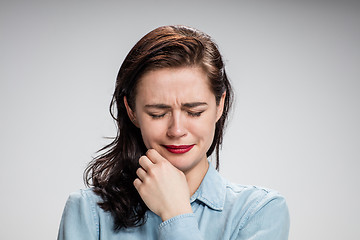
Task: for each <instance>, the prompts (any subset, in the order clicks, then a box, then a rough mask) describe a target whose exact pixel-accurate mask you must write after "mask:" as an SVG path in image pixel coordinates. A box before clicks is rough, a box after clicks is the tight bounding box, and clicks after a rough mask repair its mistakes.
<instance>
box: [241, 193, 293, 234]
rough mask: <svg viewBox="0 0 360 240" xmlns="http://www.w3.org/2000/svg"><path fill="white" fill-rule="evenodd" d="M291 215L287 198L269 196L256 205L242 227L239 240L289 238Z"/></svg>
mask: <svg viewBox="0 0 360 240" xmlns="http://www.w3.org/2000/svg"><path fill="white" fill-rule="evenodd" d="M289 227H290V217H289V210H288V207H287V204H286V201H285V199H284V198H283V197H282V196H279V195H276V196H272V197H269V196H268V197H267V198H266V199H263V200H262V201H260V202H259V203H258V204H257V205H256V206H254V208H253V210H252V213H251V214H250V215H249V218H248V221H247V223H246V224H245V225H244V226H243V227H242V229H240V231H239V235H238V237H237V238H236V239H237V240H245V239H251V240H265V239H266V240H287V239H288V235H289Z"/></svg>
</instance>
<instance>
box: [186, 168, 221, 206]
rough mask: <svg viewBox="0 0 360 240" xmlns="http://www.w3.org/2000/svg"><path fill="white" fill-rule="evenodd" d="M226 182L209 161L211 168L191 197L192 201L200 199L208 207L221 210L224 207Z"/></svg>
mask: <svg viewBox="0 0 360 240" xmlns="http://www.w3.org/2000/svg"><path fill="white" fill-rule="evenodd" d="M225 195H226V182H225V179H223V178H222V177H221V176H220V174H219V173H218V171H217V170H216V169H215V168H214V167H213V166H212V165H211V163H209V169H208V171H207V173H206V175H205V177H204V179H203V180H202V182H201V184H200V186H199V188H198V189H197V190H196V192H195V193H194V194H193V195H192V197H191V198H190V202H191V203H192V202H194V201H195V200H199V201H201V202H203V203H204V204H206V205H207V206H208V207H210V208H212V209H214V210H218V211H221V210H223V208H224V203H225Z"/></svg>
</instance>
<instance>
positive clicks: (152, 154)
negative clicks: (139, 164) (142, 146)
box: [146, 149, 165, 164]
mask: <svg viewBox="0 0 360 240" xmlns="http://www.w3.org/2000/svg"><path fill="white" fill-rule="evenodd" d="M146 156H147V157H148V158H149V159H150V161H151V162H152V163H154V164H155V163H158V162H161V161H164V160H165V158H163V157H162V156H161V155H160V153H159V152H158V151H156V150H155V149H149V150H148V151H147V152H146Z"/></svg>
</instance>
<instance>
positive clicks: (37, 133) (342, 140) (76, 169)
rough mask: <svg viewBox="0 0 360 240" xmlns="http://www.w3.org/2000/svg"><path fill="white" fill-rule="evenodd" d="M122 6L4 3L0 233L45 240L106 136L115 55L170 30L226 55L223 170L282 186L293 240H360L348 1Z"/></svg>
mask: <svg viewBox="0 0 360 240" xmlns="http://www.w3.org/2000/svg"><path fill="white" fill-rule="evenodd" d="M129 2H130V1H129ZM129 2H125V1H93V0H86V1H85V0H78V1H23V2H21V1H14V0H12V1H4V0H2V1H1V6H0V24H1V25H0V30H1V33H0V41H1V44H0V67H1V72H0V79H1V85H0V100H1V102H0V104H1V105H0V107H1V118H0V123H1V124H0V142H1V160H0V161H1V174H0V184H1V185H0V189H1V197H0V229H1V230H0V239H55V238H56V236H57V230H58V225H59V222H60V217H61V213H62V210H63V207H64V204H65V201H66V199H67V197H68V194H69V193H70V192H72V191H75V190H77V189H79V188H83V187H84V186H83V182H82V172H83V170H84V168H85V166H86V164H87V162H89V161H90V160H91V157H92V156H94V154H95V151H96V150H98V149H99V148H101V147H102V146H103V145H104V144H105V143H107V142H108V141H107V140H106V139H104V138H103V137H105V136H113V135H114V134H115V128H114V123H113V121H112V119H111V117H110V115H109V113H108V106H109V103H110V99H111V94H112V91H113V88H114V82H115V77H116V74H117V71H118V68H119V66H120V64H121V62H122V61H123V59H124V57H125V55H126V54H127V52H128V51H129V50H130V48H131V47H132V46H133V45H134V44H135V42H136V41H137V40H139V39H140V37H142V36H143V35H144V34H145V33H147V32H148V31H150V30H152V29H154V28H155V27H158V26H160V25H167V24H185V25H190V26H194V27H196V28H199V29H201V30H203V31H205V32H207V33H208V34H210V35H211V36H213V38H214V39H215V40H216V42H217V43H218V44H219V46H220V49H221V51H222V53H223V56H224V58H225V60H226V63H227V71H228V74H229V76H230V78H231V80H232V83H233V85H234V88H235V92H236V103H235V109H234V111H233V114H232V120H231V123H230V124H229V127H228V129H227V133H226V136H225V141H224V147H223V151H222V161H221V169H220V172H221V173H222V174H223V175H224V176H225V177H226V178H228V179H230V180H231V181H233V182H238V183H242V184H252V185H260V186H266V187H270V188H274V189H276V190H278V191H279V192H281V193H282V194H283V195H284V196H285V197H286V198H287V201H288V205H289V208H290V213H291V231H290V239H307V240H308V239H328V240H331V239H359V238H360V228H359V215H360V207H359V202H360V190H359V189H360V188H359V186H358V183H359V179H360V177H359V174H358V171H359V165H360V164H359V160H360V159H359V149H360V137H359V136H360V127H359V122H360V106H359V105H360V97H359V88H360V79H359V76H360V70H359V69H360V68H359V63H360V44H359V42H360V27H359V26H360V4H359V2H358V1H341V0H339V1H324V0H323V1H316V0H315V1H300V0H299V1H270V0H268V1H195V0H192V1H176V2H175V1H174V2H172V1H143V2H139V1H132V2H131V3H129Z"/></svg>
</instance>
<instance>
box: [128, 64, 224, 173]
mask: <svg viewBox="0 0 360 240" xmlns="http://www.w3.org/2000/svg"><path fill="white" fill-rule="evenodd" d="M224 98H225V94H223V96H222V98H221V101H220V104H219V105H216V100H215V95H214V94H213V93H212V91H211V90H210V85H209V80H208V77H207V76H206V73H205V72H203V70H202V69H201V68H196V67H183V68H165V69H159V70H154V71H149V72H147V73H145V74H144V75H143V76H142V77H141V79H139V84H138V86H137V91H136V97H135V111H134V112H133V111H132V110H131V109H130V108H129V107H127V110H128V113H129V115H130V118H133V119H135V120H134V123H135V125H136V126H137V127H139V128H140V130H141V134H142V138H143V140H144V143H145V146H146V147H147V148H148V149H151V148H152V149H155V150H157V151H158V152H159V153H160V154H161V155H162V156H163V157H164V158H166V159H167V160H168V161H170V162H171V163H172V164H173V165H174V166H175V167H176V168H178V169H179V170H181V171H183V172H184V173H185V174H188V173H190V172H192V173H193V174H197V173H201V172H204V168H206V169H207V157H206V152H207V151H208V149H209V148H210V145H211V143H212V141H213V137H214V132H215V124H216V122H217V120H218V119H219V118H220V117H221V115H222V110H223V105H224ZM125 102H126V101H125ZM126 105H127V104H126Z"/></svg>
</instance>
